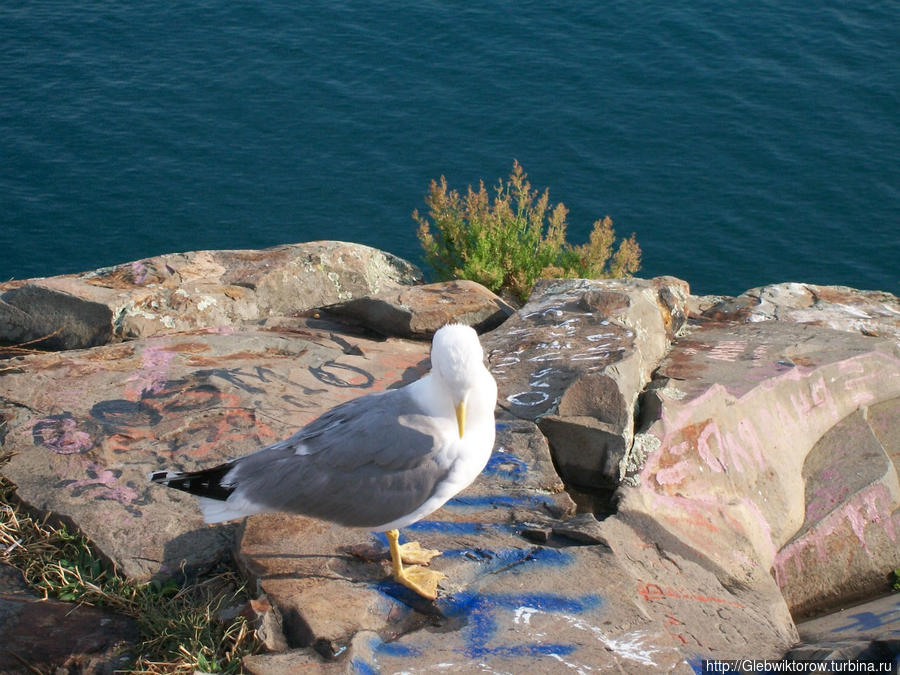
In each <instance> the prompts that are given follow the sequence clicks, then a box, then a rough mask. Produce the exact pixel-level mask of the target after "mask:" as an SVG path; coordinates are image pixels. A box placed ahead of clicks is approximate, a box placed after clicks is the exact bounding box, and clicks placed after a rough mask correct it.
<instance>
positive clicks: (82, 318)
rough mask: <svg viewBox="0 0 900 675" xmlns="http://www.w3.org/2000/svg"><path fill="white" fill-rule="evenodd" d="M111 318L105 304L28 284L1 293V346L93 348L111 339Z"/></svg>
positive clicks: (56, 348) (110, 313)
mask: <svg viewBox="0 0 900 675" xmlns="http://www.w3.org/2000/svg"><path fill="white" fill-rule="evenodd" d="M0 287H2V286H0ZM112 318H113V315H112V312H111V311H110V309H109V307H107V306H106V305H103V304H100V303H98V302H92V301H90V300H83V299H81V298H77V297H75V296H74V295H69V294H67V293H61V292H59V291H54V290H52V289H49V288H42V287H40V286H36V285H34V284H25V285H23V286H20V287H18V288H10V289H9V290H7V291H5V292H4V293H2V294H0V345H2V344H6V345H19V344H22V343H28V346H29V347H30V348H34V349H51V350H52V349H55V350H60V349H82V348H85V347H94V346H96V345H102V344H106V343H107V342H109V341H110V340H111V339H112Z"/></svg>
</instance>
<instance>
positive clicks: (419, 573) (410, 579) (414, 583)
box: [394, 565, 446, 600]
mask: <svg viewBox="0 0 900 675" xmlns="http://www.w3.org/2000/svg"><path fill="white" fill-rule="evenodd" d="M444 577H446V575H445V574H441V573H440V572H436V571H435V570H427V569H425V568H424V567H419V566H418V565H412V566H411V567H404V568H403V569H401V570H400V573H399V574H397V573H395V574H394V581H396V582H397V583H399V584H403V585H404V586H406V587H407V588H408V589H410V590H412V591H415V592H416V593H418V594H419V595H421V596H422V597H423V598H427V599H428V600H434V599H435V598H436V597H437V592H438V582H440V580H441V579H443V578H444Z"/></svg>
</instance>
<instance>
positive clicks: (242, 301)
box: [0, 241, 422, 349]
mask: <svg viewBox="0 0 900 675" xmlns="http://www.w3.org/2000/svg"><path fill="white" fill-rule="evenodd" d="M421 280H422V273H421V271H420V270H419V269H418V268H416V267H415V266H414V265H411V264H410V263H408V262H406V261H405V260H402V259H400V258H397V257H396V256H393V255H391V254H390V253H386V252H384V251H380V250H378V249H374V248H370V247H368V246H363V245H361V244H351V243H346V242H340V241H319V242H309V243H304V244H286V245H283V246H276V247H273V248H268V249H263V250H242V251H193V252H190V253H172V254H167V255H161V256H156V257H153V258H147V259H145V260H137V261H135V262H131V263H125V264H123V265H117V266H115V267H108V268H103V269H100V270H95V271H93V272H86V273H83V274H77V275H63V276H57V277H48V278H44V279H31V280H28V281H27V282H23V281H11V282H6V283H2V284H0V344H3V343H4V342H6V343H18V342H23V341H25V340H26V339H28V340H35V339H38V338H41V337H44V336H47V335H50V334H51V333H56V332H57V331H59V333H58V334H56V335H55V336H54V337H52V338H50V342H47V341H44V342H43V343H42V344H44V346H45V347H47V348H66V349H73V348H78V347H90V346H94V345H96V344H101V343H102V342H103V341H104V340H107V341H108V340H109V339H112V338H113V337H116V338H138V337H149V336H153V335H162V334H168V333H172V332H175V331H186V330H192V329H197V328H209V327H221V326H232V325H236V324H239V323H243V322H248V321H259V320H262V319H266V318H268V317H274V316H296V315H298V314H300V313H302V312H304V311H307V310H310V309H312V308H315V307H322V306H324V305H331V304H334V303H337V302H343V301H347V300H351V299H352V298H355V297H358V296H360V295H369V294H372V293H377V292H379V291H383V290H385V289H386V288H400V287H402V286H403V285H405V284H411V283H419V282H421ZM23 304H24V305H26V306H25V307H24V308H20V307H18V305H23ZM104 308H105V309H104ZM103 312H105V314H103ZM101 314H102V316H101ZM104 317H105V321H106V326H105V330H104V326H103V323H104ZM63 338H64V339H65V342H64V343H63V344H62V345H61V346H60V345H58V344H55V343H56V342H60V341H61V339H63Z"/></svg>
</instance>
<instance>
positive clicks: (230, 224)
mask: <svg viewBox="0 0 900 675" xmlns="http://www.w3.org/2000/svg"><path fill="white" fill-rule="evenodd" d="M898 25H900V4H898V2H897V1H896V0H878V1H877V2H875V1H872V0H841V1H840V2H838V1H836V0H823V1H822V2H808V1H807V0H777V1H775V0H752V1H750V2H725V1H722V0H719V1H717V2H714V1H713V0H691V2H684V1H682V0H672V1H669V2H655V3H649V2H639V1H638V2H634V1H632V2H624V1H617V0H613V1H609V2H593V3H571V2H556V1H552V0H550V1H547V0H545V1H543V2H534V1H528V0H525V1H520V2H511V1H509V0H497V1H494V2H487V3H477V4H476V3H469V2H459V1H453V0H447V1H445V2H434V1H433V0H418V1H417V2H404V1H402V0H398V1H397V2H391V3H370V2H352V1H340V0H328V1H327V2H319V1H315V0H310V1H308V2H284V1H281V0H253V1H251V0H227V1H226V0H191V1H190V2H183V1H178V0H170V1H167V2H140V3H128V2H113V1H112V0H82V1H81V2H69V1H62V0H40V1H39V2H36V1H34V0H5V1H4V2H3V3H2V4H0V278H3V279H8V278H11V277H15V278H23V277H29V276H45V275H52V274H59V273H64V272H76V271H82V270H86V269H92V268H95V267H99V266H104V265H110V264H114V263H118V262H125V261H128V260H133V259H138V258H142V257H147V256H150V255H155V254H159V253H165V252H172V251H184V250H193V249H205V248H257V247H265V246H270V245H275V244H279V243H284V242H295V241H307V240H314V239H345V240H350V241H357V242H362V243H366V244H370V245H373V246H378V247H381V248H384V249H387V250H389V251H392V252H394V253H396V254H398V255H400V256H403V257H406V258H408V259H410V260H412V261H414V262H418V261H419V259H420V250H419V245H418V242H417V241H416V238H415V224H414V223H413V221H412V219H411V217H410V214H411V212H412V210H413V209H414V208H420V209H422V208H423V207H424V201H423V197H424V194H425V192H426V190H427V188H428V184H429V181H430V180H431V179H432V178H437V177H439V176H440V175H441V174H444V175H446V177H447V179H448V181H449V182H450V184H451V185H453V186H455V187H458V188H460V189H464V188H465V186H466V185H467V184H469V183H473V184H477V182H478V180H479V179H481V178H483V179H485V181H486V182H487V183H492V182H495V181H496V180H497V179H498V178H499V177H500V176H505V175H506V174H508V172H509V170H510V168H511V166H512V161H513V159H514V158H516V159H518V160H519V162H521V163H522V165H523V166H524V167H525V169H526V171H527V172H528V173H529V175H530V178H531V181H532V183H533V185H534V186H535V187H540V188H543V187H549V188H550V197H551V200H552V201H553V202H558V201H562V202H564V203H565V204H566V205H567V206H568V207H569V209H570V215H569V222H570V229H569V238H570V240H573V241H576V242H580V241H583V240H584V239H585V238H586V236H587V233H588V231H589V230H590V227H591V224H592V222H593V221H594V220H595V219H597V218H600V217H602V216H604V215H610V216H611V217H612V218H613V220H614V221H615V226H616V229H617V231H618V233H619V234H625V235H627V234H630V233H631V232H635V233H636V234H637V238H638V241H639V242H640V244H641V245H642V247H643V250H644V266H643V270H642V275H646V276H650V275H657V274H672V275H676V276H679V277H682V278H684V279H686V280H688V281H689V282H690V283H691V286H692V288H693V290H694V291H695V292H698V293H730V294H733V293H739V292H741V291H742V290H744V289H746V288H749V287H752V286H757V285H761V284H765V283H772V282H778V281H789V280H793V281H811V282H817V283H826V284H847V285H851V286H856V287H860V288H880V289H884V290H889V291H892V292H894V293H897V292H898V291H900V287H898V281H900V271H898V270H900V265H898V260H900V161H898V157H900V33H898V31H897V27H898Z"/></svg>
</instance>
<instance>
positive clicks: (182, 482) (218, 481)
mask: <svg viewBox="0 0 900 675" xmlns="http://www.w3.org/2000/svg"><path fill="white" fill-rule="evenodd" d="M233 468H234V466H233V465H232V464H230V463H229V464H221V465H219V466H214V467H213V468H211V469H206V470H205V471H191V472H189V473H182V472H178V471H154V472H152V473H151V474H150V480H151V481H152V482H154V483H158V484H160V485H165V486H166V487H170V488H174V489H175V490H181V491H182V492H187V493H189V494H192V495H197V496H198V497H207V498H209V499H218V500H221V501H225V500H226V499H228V496H229V495H230V494H231V493H232V492H234V487H233V486H231V485H222V479H224V478H225V475H226V474H227V473H228V472H229V471H231V469H233Z"/></svg>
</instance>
